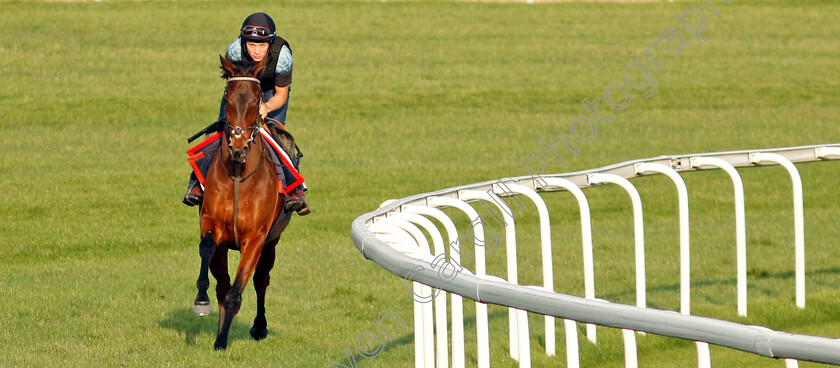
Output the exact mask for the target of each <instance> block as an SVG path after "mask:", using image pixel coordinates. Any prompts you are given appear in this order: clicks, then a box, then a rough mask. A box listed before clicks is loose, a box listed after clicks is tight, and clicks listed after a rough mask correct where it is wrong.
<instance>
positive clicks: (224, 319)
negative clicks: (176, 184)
mask: <svg viewBox="0 0 840 368" xmlns="http://www.w3.org/2000/svg"><path fill="white" fill-rule="evenodd" d="M219 58H220V59H221V62H222V66H221V68H222V70H224V72H223V75H222V78H225V79H227V86H226V88H225V97H224V98H225V100H226V105H225V116H226V120H227V122H226V124H225V128H224V131H223V134H222V137H223V138H222V139H223V141H222V144H221V145H220V147H219V152H218V153H217V154H216V157H217V159H215V160H213V163H212V164H211V165H210V168H209V170H208V171H207V177H206V180H205V185H204V189H205V191H204V201H203V203H202V205H201V208H200V210H199V211H200V228H201V236H200V237H201V242H200V243H199V254H200V256H201V269H200V271H199V276H198V281H197V282H196V286H197V288H198V295H197V296H196V298H195V304H194V306H193V312H195V313H196V314H197V315H207V314H209V313H210V311H211V309H212V308H211V306H210V298H209V297H208V295H207V289H208V288H209V287H210V280H209V278H208V276H207V271H208V269H209V270H210V272H211V273H212V274H213V277H214V278H215V279H216V299H217V300H218V303H219V329H218V332H217V335H216V341H215V343H214V345H213V346H214V348H215V349H216V350H224V349H226V348H227V343H228V341H227V340H228V332H229V331H230V326H231V322H232V321H233V318H234V317H235V316H236V314H237V313H238V312H239V307H240V306H241V305H242V292H243V290H244V289H245V286H246V285H247V284H248V279H250V278H251V276H252V275H253V278H254V289H256V292H257V316H256V317H255V318H254V324H253V326H252V327H251V336H252V337H253V338H254V339H255V340H262V339H263V338H265V336H266V335H268V328H267V323H266V320H265V290H266V288H267V287H268V284H269V275H268V273H269V271H271V269H272V267H274V258H275V246H276V245H277V242H278V241H279V240H280V233H282V232H283V230H285V228H286V226H287V225H288V224H289V220H290V219H291V216H290V212H289V211H287V210H285V209H284V202H285V197H284V196H283V195H280V194H278V181H279V180H278V178H277V174H276V173H275V168H274V165H273V164H272V162H271V160H270V158H269V157H268V152H267V151H266V150H267V149H268V147H267V144H265V143H264V142H263V141H262V138H261V137H260V133H259V130H260V127H261V126H262V125H263V124H262V123H263V121H262V118H261V117H260V114H259V103H260V98H261V96H262V92H261V89H260V81H259V79H257V78H258V77H259V75H260V74H261V73H262V71H263V69H264V68H265V65H266V59H263V60H262V61H261V62H259V63H257V64H253V63H248V62H236V63H234V62H231V61H229V60H227V59H225V58H224V57H221V56H220V57H219ZM225 142H226V143H227V144H226V145H225V144H224V143H225ZM275 224H276V225H275ZM273 225H275V226H273ZM272 228H274V231H271V230H272ZM270 232H271V234H270ZM228 249H234V250H239V251H240V252H241V254H242V257H241V259H240V262H239V267H238V268H237V269H236V276H235V277H234V281H233V285H231V283H230V275H229V274H228V264H227V252H228Z"/></svg>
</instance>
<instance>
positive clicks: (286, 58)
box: [260, 46, 293, 118]
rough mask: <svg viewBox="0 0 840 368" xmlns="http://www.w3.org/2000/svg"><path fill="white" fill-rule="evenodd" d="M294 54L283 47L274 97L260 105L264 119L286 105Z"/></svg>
mask: <svg viewBox="0 0 840 368" xmlns="http://www.w3.org/2000/svg"><path fill="white" fill-rule="evenodd" d="M292 66H293V61H292V52H291V51H290V50H289V48H288V47H286V46H283V48H282V49H281V50H280V55H279V57H278V60H277V67H276V68H275V70H274V71H275V75H276V77H275V82H274V96H272V97H271V98H270V99H268V101H266V102H265V104H263V105H260V115H262V117H263V118H264V117H265V116H266V115H267V114H268V113H269V112H271V111H274V110H277V109H279V108H281V107H283V105H285V104H286V100H287V99H288V98H289V86H290V85H291V84H292Z"/></svg>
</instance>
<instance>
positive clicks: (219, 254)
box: [210, 246, 230, 330]
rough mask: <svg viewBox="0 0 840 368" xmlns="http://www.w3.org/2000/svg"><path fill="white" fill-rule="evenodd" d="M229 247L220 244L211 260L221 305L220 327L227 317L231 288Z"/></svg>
mask: <svg viewBox="0 0 840 368" xmlns="http://www.w3.org/2000/svg"><path fill="white" fill-rule="evenodd" d="M227 256H228V248H227V247H226V246H220V247H218V248H217V249H216V253H215V254H213V259H212V260H210V272H212V273H213V278H215V279H216V301H217V302H218V305H219V329H218V330H221V329H222V321H223V320H224V319H225V304H224V303H225V295H226V294H227V293H228V291H229V290H230V275H229V274H228V257H227Z"/></svg>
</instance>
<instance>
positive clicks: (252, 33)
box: [239, 13, 277, 43]
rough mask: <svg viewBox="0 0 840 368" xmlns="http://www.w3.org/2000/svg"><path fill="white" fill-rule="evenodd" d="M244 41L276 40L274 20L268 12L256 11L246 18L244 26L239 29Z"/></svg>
mask: <svg viewBox="0 0 840 368" xmlns="http://www.w3.org/2000/svg"><path fill="white" fill-rule="evenodd" d="M239 32H240V35H241V36H242V40H243V43H244V41H245V40H248V41H251V42H269V43H271V42H272V41H274V35H275V32H277V29H276V28H275V27H274V20H273V19H271V17H270V16H268V14H266V13H254V14H251V15H249V16H248V18H245V21H244V22H242V28H240V29H239Z"/></svg>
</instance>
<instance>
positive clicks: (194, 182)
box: [183, 173, 204, 207]
mask: <svg viewBox="0 0 840 368" xmlns="http://www.w3.org/2000/svg"><path fill="white" fill-rule="evenodd" d="M203 197H204V191H202V190H201V185H199V183H198V178H196V177H195V173H193V174H192V175H190V184H189V186H187V193H186V194H184V201H183V202H184V204H185V205H187V206H190V207H192V206H198V205H201V200H202V198H203Z"/></svg>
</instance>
